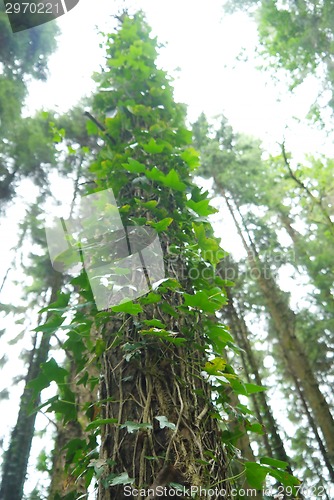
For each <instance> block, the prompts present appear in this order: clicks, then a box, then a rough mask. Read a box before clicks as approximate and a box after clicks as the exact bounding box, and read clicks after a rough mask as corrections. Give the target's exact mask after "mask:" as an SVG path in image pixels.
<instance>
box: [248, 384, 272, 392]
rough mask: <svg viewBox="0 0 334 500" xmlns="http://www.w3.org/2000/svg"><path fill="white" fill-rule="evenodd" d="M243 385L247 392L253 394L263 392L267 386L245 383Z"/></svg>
mask: <svg viewBox="0 0 334 500" xmlns="http://www.w3.org/2000/svg"><path fill="white" fill-rule="evenodd" d="M245 387H246V390H247V392H248V394H255V393H256V392H264V391H266V390H267V387H263V386H261V385H256V384H248V383H245Z"/></svg>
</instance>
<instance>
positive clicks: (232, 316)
mask: <svg viewBox="0 0 334 500" xmlns="http://www.w3.org/2000/svg"><path fill="white" fill-rule="evenodd" d="M227 295H228V298H229V303H228V306H227V308H226V311H227V320H228V322H229V323H230V325H231V330H232V331H233V334H234V335H235V336H236V339H237V343H238V345H239V347H241V349H243V351H244V353H242V360H243V366H244V369H245V373H246V378H247V380H248V382H249V383H253V382H254V381H255V383H256V384H257V385H260V386H262V385H263V383H262V378H261V375H260V372H259V367H258V363H257V360H256V358H255V356H254V353H253V350H252V346H251V343H250V341H249V331H248V328H247V325H246V322H245V320H244V318H243V317H242V315H241V314H240V313H238V312H237V311H236V309H235V307H234V304H233V300H234V299H233V296H232V292H231V290H229V289H228V290H227ZM250 374H252V375H253V376H254V380H253V379H252V378H251V377H250ZM252 400H253V404H254V409H255V413H256V416H257V419H258V420H259V422H260V423H261V425H263V427H264V434H263V441H264V445H265V449H266V452H267V454H268V456H270V457H272V458H276V459H278V460H283V461H284V462H287V463H288V464H289V467H288V470H289V472H290V473H291V474H292V470H291V465H290V460H289V458H288V455H287V453H286V451H285V448H284V444H283V441H282V439H281V436H280V434H279V431H278V428H277V423H276V421H275V418H274V417H273V414H272V412H271V409H270V406H269V404H268V402H267V396H266V394H265V392H259V393H257V394H252Z"/></svg>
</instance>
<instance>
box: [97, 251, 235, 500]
mask: <svg viewBox="0 0 334 500" xmlns="http://www.w3.org/2000/svg"><path fill="white" fill-rule="evenodd" d="M180 263H181V266H180V267H179V269H178V271H179V272H178V273H177V274H175V276H174V277H175V278H176V279H177V278H178V277H180V276H185V275H186V274H187V273H186V267H184V268H182V259H180ZM174 268H175V267H174ZM166 302H167V303H168V304H169V305H170V306H171V307H176V306H179V305H181V303H182V301H181V297H180V295H179V294H175V293H172V294H170V295H169V297H168V298H167V297H166V298H165V303H166ZM187 316H188V315H187ZM187 316H182V314H179V315H177V316H175V317H174V316H171V315H170V314H166V313H165V312H164V308H161V306H159V305H154V306H150V307H147V308H146V309H145V314H144V315H142V314H139V316H138V318H136V320H135V321H134V319H133V318H132V317H126V316H125V317H123V318H120V321H119V322H117V321H116V320H113V321H111V322H110V323H109V324H108V325H107V327H106V329H105V333H104V338H105V341H106V343H107V349H106V351H105V353H104V355H103V365H102V366H103V370H102V371H103V376H102V384H101V393H100V397H101V398H102V400H105V399H107V398H109V399H112V400H111V401H109V402H108V403H107V404H106V405H104V406H103V413H102V418H108V419H109V418H110V419H117V421H118V422H119V423H123V425H122V426H121V428H120V427H119V426H118V427H116V428H115V426H114V425H110V426H109V425H107V426H105V427H104V428H103V432H102V445H101V450H102V452H101V459H103V460H104V461H105V463H107V460H109V461H110V462H111V464H112V465H111V466H109V467H107V471H106V472H105V473H104V476H105V477H106V476H108V475H109V476H110V474H115V475H117V474H121V473H124V472H125V471H126V472H127V474H128V475H129V477H130V478H135V480H136V485H138V486H140V487H146V488H149V487H150V488H151V489H153V490H156V488H157V487H158V486H160V487H161V488H164V487H167V485H168V483H170V482H174V483H181V484H182V485H184V486H189V485H193V486H194V487H195V486H197V487H200V486H202V487H203V486H204V485H207V486H209V484H222V485H224V488H225V489H226V491H227V492H228V491H229V483H228V480H227V478H228V465H227V461H226V457H225V452H224V449H223V447H222V443H221V438H220V434H221V432H220V430H219V427H218V424H217V421H216V420H215V419H214V418H212V417H211V413H212V412H213V407H212V405H211V404H210V400H211V399H210V386H209V384H208V383H207V382H206V380H205V379H204V378H203V376H202V375H201V367H203V366H204V364H205V353H204V342H203V338H202V336H201V334H200V328H199V321H200V317H199V315H196V316H194V317H193V319H192V320H191V318H189V317H187ZM154 318H159V319H160V320H161V321H163V323H164V324H165V325H166V330H167V331H170V332H180V331H182V330H184V328H187V329H188V330H189V332H190V331H191V332H192V336H193V337H192V342H191V344H192V345H193V344H196V345H197V346H198V347H197V349H196V350H194V349H193V348H192V345H189V344H188V343H187V344H185V345H182V346H175V345H173V344H170V343H168V342H164V341H161V340H158V341H152V342H150V343H149V344H148V345H147V347H146V348H145V347H144V348H141V349H140V354H139V355H138V356H137V357H132V358H131V359H130V360H128V361H127V360H126V359H125V357H124V349H122V348H117V347H114V348H111V347H112V345H113V343H115V335H117V332H118V334H120V333H121V335H122V339H123V341H125V342H128V343H129V344H133V343H135V345H136V344H137V343H138V345H140V344H143V342H144V341H145V340H144V339H145V337H143V336H142V335H141V334H140V333H139V332H138V330H139V328H138V326H139V325H140V323H141V322H142V321H143V320H150V319H154ZM157 417H163V418H166V419H167V421H168V422H171V423H172V427H173V428H170V427H168V426H166V427H163V426H162V425H159V422H158V419H157ZM127 422H128V423H129V424H128V425H129V427H127ZM131 422H134V423H138V424H148V426H149V427H148V428H145V426H144V425H143V428H142V429H140V430H139V431H137V432H136V434H134V433H133V432H132V430H131ZM173 424H174V425H173ZM210 457H211V458H210ZM213 457H214V458H213ZM148 458H149V459H148ZM157 491H159V490H157ZM170 497H172V494H171V496H170ZM126 498H128V496H127V494H126V491H124V486H123V485H120V486H113V487H108V485H105V483H104V481H101V482H100V489H99V499H100V500H116V499H117V500H121V499H126ZM147 498H158V496H150V497H147ZM161 498H169V495H168V493H167V494H166V496H163V497H161ZM212 498H213V499H218V498H219V495H217V496H216V495H214V496H212ZM226 498H228V493H227V497H226Z"/></svg>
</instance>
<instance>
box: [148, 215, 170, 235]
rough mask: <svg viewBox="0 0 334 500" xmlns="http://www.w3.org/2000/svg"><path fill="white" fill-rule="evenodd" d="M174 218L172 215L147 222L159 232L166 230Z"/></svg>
mask: <svg viewBox="0 0 334 500" xmlns="http://www.w3.org/2000/svg"><path fill="white" fill-rule="evenodd" d="M172 222H173V219H172V218H171V217H166V218H165V219H162V220H160V221H159V222H152V221H149V222H148V223H147V224H148V225H150V226H152V227H153V228H154V229H155V230H156V232H157V233H161V232H162V231H166V229H167V228H168V226H170V225H171V223H172Z"/></svg>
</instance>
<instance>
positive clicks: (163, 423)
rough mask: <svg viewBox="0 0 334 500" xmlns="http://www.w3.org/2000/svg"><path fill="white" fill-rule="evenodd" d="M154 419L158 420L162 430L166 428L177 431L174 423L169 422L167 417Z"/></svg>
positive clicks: (162, 416)
mask: <svg viewBox="0 0 334 500" xmlns="http://www.w3.org/2000/svg"><path fill="white" fill-rule="evenodd" d="M154 418H155V419H156V420H158V422H159V425H160V427H161V429H164V428H165V427H168V428H169V429H173V430H175V429H176V425H175V424H173V423H172V422H169V420H168V419H167V417H165V416H164V415H161V416H158V417H154Z"/></svg>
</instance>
